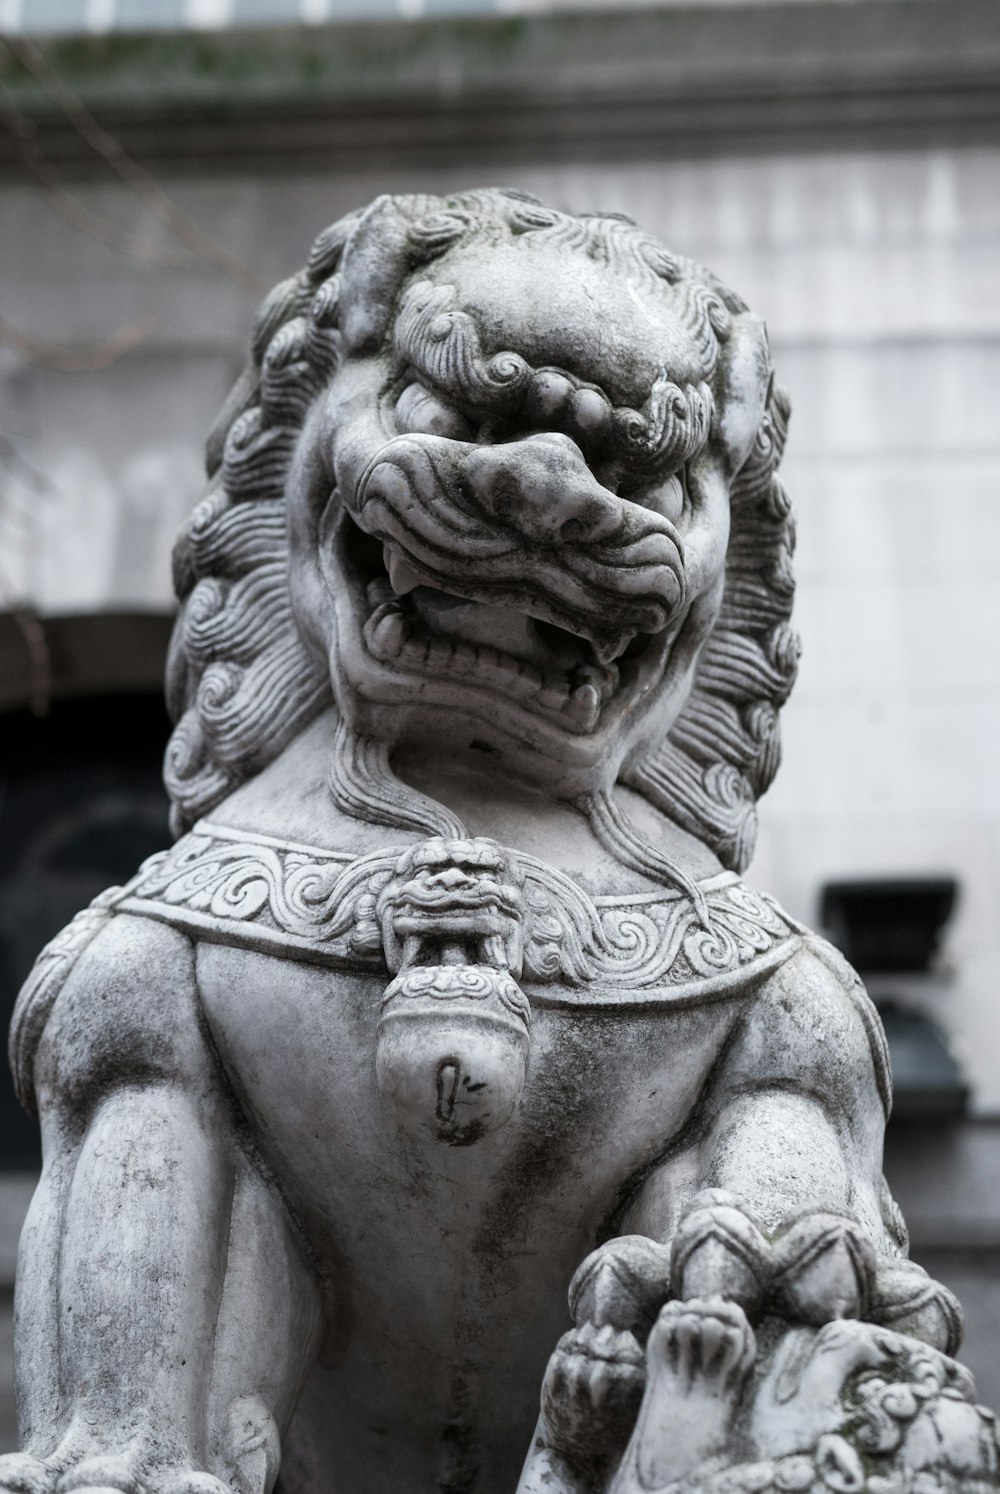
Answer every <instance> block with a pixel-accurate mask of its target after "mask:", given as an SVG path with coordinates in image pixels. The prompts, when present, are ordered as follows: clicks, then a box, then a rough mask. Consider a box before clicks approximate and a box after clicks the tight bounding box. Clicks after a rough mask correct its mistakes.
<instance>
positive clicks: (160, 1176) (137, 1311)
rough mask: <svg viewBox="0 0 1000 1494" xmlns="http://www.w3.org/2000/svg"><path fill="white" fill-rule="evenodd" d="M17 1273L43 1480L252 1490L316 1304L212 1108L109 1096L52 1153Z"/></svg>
mask: <svg viewBox="0 0 1000 1494" xmlns="http://www.w3.org/2000/svg"><path fill="white" fill-rule="evenodd" d="M60 1153H61V1154H60ZM74 1160H75V1165H73V1164H74ZM60 1237H61V1245H59V1243H58V1242H59V1239H60ZM22 1266H23V1270H22V1272H21V1275H20V1281H21V1283H23V1286H22V1287H21V1288H20V1290H21V1292H22V1294H23V1300H19V1304H18V1318H19V1321H18V1340H19V1345H18V1347H19V1355H18V1357H19V1364H20V1366H21V1371H20V1381H19V1398H20V1414H21V1421H22V1429H23V1438H24V1446H25V1448H26V1450H27V1451H28V1452H29V1453H31V1454H33V1455H34V1457H35V1458H37V1459H39V1460H42V1462H43V1466H44V1467H45V1469H47V1472H48V1478H47V1479H44V1478H41V1468H40V1469H39V1470H38V1471H39V1477H40V1479H41V1481H42V1483H43V1484H44V1483H46V1482H49V1483H51V1481H52V1480H53V1479H55V1478H58V1477H59V1476H60V1475H66V1474H69V1475H70V1482H71V1483H72V1485H73V1486H74V1487H84V1486H87V1485H95V1486H96V1485H101V1486H104V1487H118V1488H122V1489H126V1490H132V1489H135V1488H138V1487H141V1486H145V1487H149V1486H150V1485H154V1486H157V1485H158V1486H160V1487H162V1488H171V1487H177V1488H180V1487H183V1486H184V1485H185V1484H186V1483H188V1482H189V1478H190V1474H191V1473H192V1472H193V1471H200V1472H201V1473H202V1474H204V1472H205V1471H209V1470H210V1471H211V1472H213V1473H215V1474H216V1475H217V1476H219V1477H221V1478H223V1479H225V1480H226V1481H227V1482H230V1483H232V1484H234V1485H235V1486H236V1487H237V1488H239V1489H240V1490H243V1491H246V1494H258V1491H259V1494H263V1491H264V1490H265V1489H266V1488H267V1487H268V1486H269V1485H270V1483H271V1482H272V1481H273V1477H274V1474H275V1472H276V1469H277V1457H278V1437H279V1428H280V1429H283V1426H284V1423H285V1422H286V1421H287V1419H288V1417H289V1415H290V1413H291V1410H292V1408H293V1406H294V1400H295V1397H296V1395H297V1392H298V1387H299V1385H300V1383H301V1379H302V1376H303V1373H304V1371H305V1369H306V1368H307V1366H308V1363H309V1360H310V1358H311V1355H312V1353H313V1352H314V1350H315V1345H316V1340H317V1334H318V1324H319V1308H318V1302H317V1296H316V1291H315V1288H314V1287H313V1285H312V1281H311V1277H310V1273H309V1272H308V1270H307V1268H306V1267H305V1266H304V1264H303V1263H302V1261H301V1258H300V1256H299V1254H298V1251H297V1247H296V1246H295V1244H294V1243H293V1241H292V1239H291V1236H290V1233H289V1231H288V1227H287V1224H286V1222H285V1219H284V1211H283V1208H282V1206H281V1203H280V1200H278V1199H277V1198H276V1197H275V1196H274V1194H273V1193H272V1191H271V1190H270V1189H269V1188H268V1187H267V1186H266V1185H265V1184H264V1183H263V1181H262V1180H261V1179H260V1178H259V1176H258V1175H257V1174H256V1172H255V1171H254V1170H253V1169H252V1167H251V1166H250V1164H249V1163H248V1162H247V1161H246V1160H245V1159H244V1158H243V1157H242V1155H241V1154H240V1152H239V1150H238V1148H237V1147H236V1145H235V1142H234V1138H233V1135H232V1128H231V1125H230V1122H229V1118H228V1114H227V1112H226V1107H225V1105H224V1103H223V1102H222V1100H221V1099H220V1098H219V1097H217V1096H216V1095H215V1094H214V1093H213V1092H212V1091H211V1090H209V1091H208V1092H206V1091H202V1092H201V1093H200V1094H197V1093H192V1092H190V1091H188V1090H186V1089H184V1088H180V1087H178V1086H176V1085H172V1084H168V1083H158V1084H146V1085H142V1086H136V1087H134V1088H124V1089H120V1090H117V1091H114V1092H112V1093H111V1094H109V1095H107V1096H106V1097H105V1098H104V1099H103V1100H102V1101H101V1102H100V1103H98V1105H97V1106H96V1108H95V1109H94V1111H93V1114H92V1116H91V1119H90V1122H89V1125H88V1127H87V1129H86V1133H85V1135H84V1136H83V1139H82V1141H80V1142H79V1143H78V1144H77V1145H75V1146H74V1145H73V1143H72V1142H71V1141H68V1140H67V1142H66V1143H65V1144H64V1145H63V1146H62V1147H60V1145H59V1143H57V1154H56V1156H55V1157H53V1158H52V1159H51V1160H50V1163H49V1165H48V1167H47V1170H46V1178H45V1180H44V1182H43V1184H42V1188H41V1191H40V1194H39V1198H38V1200H37V1201H36V1203H35V1204H34V1205H33V1208H32V1221H31V1222H29V1228H28V1230H27V1232H26V1237H25V1245H24V1252H23V1256H22ZM263 1303H266V1309H265V1308H263V1307H262V1304H263Z"/></svg>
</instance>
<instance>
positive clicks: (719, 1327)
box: [649, 1296, 757, 1396]
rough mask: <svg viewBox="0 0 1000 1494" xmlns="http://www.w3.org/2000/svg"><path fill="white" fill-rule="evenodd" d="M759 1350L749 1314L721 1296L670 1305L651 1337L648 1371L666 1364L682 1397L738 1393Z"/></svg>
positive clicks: (671, 1303) (667, 1306)
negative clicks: (696, 1390) (694, 1392)
mask: <svg viewBox="0 0 1000 1494" xmlns="http://www.w3.org/2000/svg"><path fill="white" fill-rule="evenodd" d="M756 1352H757V1351H756V1343H755V1340H754V1333H753V1329H752V1328H751V1327H750V1324H749V1322H748V1320H747V1316H746V1313H745V1312H744V1311H743V1310H742V1308H740V1307H739V1306H737V1304H736V1303H735V1302H727V1301H726V1300H725V1299H724V1298H722V1297H717V1296H716V1297H707V1298H695V1299H694V1300H691V1301H687V1302H668V1303H667V1305H666V1307H664V1308H663V1310H662V1311H661V1313H660V1316H659V1318H658V1319H657V1322H656V1326H655V1327H654V1329H653V1331H652V1333H651V1334H650V1338H649V1364H650V1369H651V1370H652V1368H653V1366H654V1364H656V1363H657V1362H659V1363H660V1364H662V1366H663V1367H664V1369H665V1370H666V1371H667V1373H668V1374H669V1375H670V1376H671V1377H672V1378H673V1380H674V1382H675V1387H676V1391H677V1393H682V1394H683V1393H688V1392H690V1391H691V1390H693V1389H694V1388H695V1387H697V1388H699V1389H701V1390H705V1391H707V1392H710V1393H711V1394H713V1395H724V1396H732V1395H735V1394H738V1393H739V1390H740V1389H741V1387H742V1385H743V1381H744V1379H745V1378H746V1375H747V1373H748V1371H749V1370H750V1368H751V1366H752V1364H753V1362H754V1358H755V1356H756Z"/></svg>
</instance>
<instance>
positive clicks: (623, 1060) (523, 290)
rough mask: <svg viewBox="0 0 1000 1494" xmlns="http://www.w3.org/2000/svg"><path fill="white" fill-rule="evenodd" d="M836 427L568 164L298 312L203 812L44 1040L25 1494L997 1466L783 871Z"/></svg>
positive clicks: (192, 800) (225, 589)
mask: <svg viewBox="0 0 1000 1494" xmlns="http://www.w3.org/2000/svg"><path fill="white" fill-rule="evenodd" d="M787 416H788V403H787V400H786V398H785V396H784V394H783V393H782V391H781V390H780V388H779V387H778V386H777V385H776V384H775V382H774V376H773V371H772V368H771V360H770V355H769V351H768V345H767V340H766V336H765V333H764V329H763V325H762V324H761V323H760V321H759V320H758V319H757V318H755V317H754V316H753V315H752V314H751V313H750V312H749V311H748V310H747V309H746V307H745V306H744V304H743V303H742V302H741V301H740V300H739V298H738V297H737V296H735V295H734V294H733V293H732V292H731V291H729V290H728V289H727V288H726V287H725V286H723V285H722V284H721V283H720V282H718V281H717V280H716V279H715V278H714V277H713V276H711V275H710V274H709V273H708V272H707V271H704V270H702V269H701V268H699V267H698V266H696V265H694V264H692V263H690V262H688V261H685V260H682V259H679V258H677V257H676V256H674V255H672V254H670V253H669V252H668V251H667V250H666V249H664V248H663V247H662V246H661V245H659V244H658V243H656V242H655V241H654V240H653V239H651V238H649V237H648V236H646V235H645V234H643V233H641V232H640V231H639V230H638V229H636V228H635V227H634V226H633V225H631V224H630V223H628V222H626V221H623V220H621V219H619V218H615V217H593V218H572V217H569V216H566V215H563V214H560V213H557V212H554V211H551V210H549V209H548V208H545V207H543V206H542V205H541V204H540V203H538V202H536V201H535V200H534V199H529V198H526V197H524V196H523V195H521V194H516V193H504V192H480V193H466V194H462V195H459V196H456V197H451V198H447V199H434V198H428V197H412V198H396V199H393V198H380V199H378V200H377V201H376V202H375V203H373V204H372V205H371V207H370V208H368V209H367V210H365V211H364V212H362V213H356V214H353V215H351V216H349V217H348V218H346V219H343V220H341V221H340V222H338V223H337V224H335V225H334V226H333V227H332V228H331V229H329V230H328V231H327V232H325V233H324V234H322V235H321V236H320V238H319V239H318V240H317V242H316V243H315V245H314V246H313V250H312V254H311V256H310V260H309V265H308V267H307V269H306V270H305V271H303V272H302V273H301V274H300V275H299V276H297V277H294V278H293V279H291V280H289V281H287V282H285V283H284V284H282V285H280V286H278V287H277V289H276V290H275V292H273V293H272V296H271V297H270V298H269V300H268V302H267V303H266V304H265V306H264V308H263V310H262V312H261V315H260V318H259V321H258V325H257V329H256V332H255V336H254V342H253V357H252V360H251V362H250V364H249V365H248V368H247V370H246V372H245V374H244V375H243V377H242V378H241V380H240V381H239V383H238V384H237V386H236V388H235V389H234V391H233V394H232V396H231V397H230V399H229V401H228V402H227V404H226V406H225V408H224V410H223V413H222V415H221V416H220V418H219V420H218V422H217V424H216V426H215V428H214V430H213V433H212V435H211V437H210V439H209V444H208V465H209V474H210V476H209V490H208V493H207V496H206V497H205V498H204V499H203V501H202V502H201V504H200V505H199V506H198V508H197V509H196V510H195V511H194V513H193V514H192V516H191V518H190V520H189V523H188V525H187V527H186V530H185V532H184V534H183V536H182V539H181V541H180V543H179V546H178V550H177V554H176V567H175V571H176V583H177V589H178V593H179V596H180V599H181V602H182V610H181V615H180V618H179V621H178V624H177V629H176V633H175V638H174V644H173V648H172V652H171V660H170V667H169V678H168V695H169V700H170V705H171V709H172V712H173V714H174V717H175V720H176V722H177V725H176V729H175V733H174V737H173V740H172V742H171V746H170V750H169V752H168V757H167V764H166V780H167V784H168V787H169V789H170V792H171V795H172V798H173V800H174V806H175V821H176V828H177V831H178V833H179V835H180V839H179V841H178V843H177V845H176V846H175V847H174V848H173V850H171V851H166V852H164V853H163V854H162V855H159V856H157V857H154V858H153V859H152V860H151V861H149V862H147V863H146V864H145V865H144V866H143V867H142V868H140V870H139V871H138V872H137V874H136V876H135V877H134V878H133V879H132V880H131V881H130V882H129V883H128V884H127V885H126V886H125V887H123V888H116V889H112V890H111V891H109V892H108V893H106V894H104V895H103V896H102V897H101V898H100V899H98V900H97V902H96V903H95V904H94V905H92V907H91V908H90V909H89V910H87V911H86V912H85V913H83V914H81V915H80V916H79V917H78V918H77V919H76V920H75V921H74V923H73V924H72V925H71V926H70V927H69V928H68V929H67V930H66V931H65V932H64V934H62V935H61V936H60V937H59V938H58V939H57V940H55V941H54V943H53V944H52V945H50V946H49V948H48V949H47V950H46V951H45V952H44V953H43V954H42V956H41V957H40V958H39V962H38V964H37V966H36V969H35V972H34V973H33V975H32V977H31V979H30V980H29V982H28V984H27V986H26V987H25V990H24V992H23V994H22V997H21V1000H20V1003H19V1006H18V1010H17V1012H16V1014H15V1021H14V1028H13V1034H12V1056H13V1062H14V1067H15V1073H16V1076H17V1080H18V1084H19V1087H20V1090H21V1093H22V1096H23V1097H24V1099H25V1102H26V1103H27V1104H29V1105H36V1106H37V1108H38V1110H39V1113H40V1115H41V1119H42V1124H43V1130H44V1135H45V1144H46V1159H47V1160H46V1171H45V1175H44V1177H43V1180H42V1184H41V1186H40V1188H39V1190H38V1193H37V1195H36V1198H35V1202H34V1204H33V1206H32V1210H31V1213H30V1215H29V1219H28V1223H27V1225H26V1228H25V1234H24V1238H23V1243H22V1257H21V1261H22V1263H21V1273H20V1283H19V1327H18V1337H19V1347H18V1355H19V1366H18V1377H19V1396H20V1415H21V1424H22V1438H23V1446H24V1449H25V1450H24V1452H23V1453H22V1454H19V1455H17V1456H16V1457H15V1458H13V1459H10V1460H6V1461H5V1462H3V1463H0V1476H2V1477H4V1478H5V1479H6V1482H7V1485H8V1487H9V1488H10V1489H11V1490H12V1491H15V1490H16V1491H17V1494H22V1491H26V1490H28V1491H31V1494H43V1491H50V1490H51V1491H55V1490H56V1489H58V1490H59V1494H64V1491H65V1494H69V1491H71V1490H77V1489H85V1488H87V1489H93V1490H97V1489H102V1490H104V1489H109V1488H116V1489H120V1490H122V1491H127V1494H132V1491H136V1494H138V1491H139V1490H150V1491H155V1494H175V1491H177V1494H179V1491H181V1490H184V1491H190V1494H211V1491H212V1490H219V1491H220V1494H221V1488H222V1487H223V1486H225V1487H228V1488H231V1489H233V1490H235V1491H236V1494H268V1491H269V1490H270V1488H271V1486H272V1484H273V1482H274V1480H275V1477H276V1476H277V1473H278V1469H279V1463H280V1468H281V1475H280V1476H281V1481H282V1485H283V1487H284V1488H286V1489H287V1490H288V1491H292V1490H302V1491H303V1494H313V1491H315V1494H320V1491H323V1490H330V1491H331V1494H335V1491H338V1490H341V1489H348V1488H350V1489H352V1490H354V1491H357V1494H381V1491H387V1490H400V1491H403V1490H414V1491H417V1490H434V1489H438V1490H447V1491H449V1494H457V1491H459V1490H463V1491H474V1490H481V1491H484V1494H487V1491H488V1494H492V1491H494V1490H502V1489H510V1490H511V1491H513V1490H515V1489H516V1488H519V1489H520V1490H521V1491H522V1494H528V1491H533V1494H534V1491H537V1494H541V1491H542V1490H547V1491H549V1494H557V1491H563V1494H571V1491H572V1494H594V1491H598V1490H600V1491H607V1494H637V1491H639V1490H659V1489H666V1488H671V1489H673V1488H690V1489H692V1490H694V1489H697V1490H705V1491H708V1490H712V1491H715V1490H718V1491H720V1494H721V1491H722V1490H726V1489H732V1490H748V1491H750V1490H759V1491H762V1490H765V1489H769V1488H774V1489H775V1490H782V1491H794V1490H806V1489H810V1490H814V1491H818V1490H820V1489H834V1490H838V1491H841V1494H848V1491H852V1490H859V1491H860V1490H862V1489H865V1488H867V1489H869V1490H871V1491H872V1494H890V1491H896V1490H898V1491H899V1494H904V1491H910V1490H913V1491H914V1494H930V1491H931V1490H936V1489H939V1488H940V1489H952V1488H955V1489H959V1488H961V1489H968V1490H970V1491H971V1490H973V1489H975V1490H980V1489H989V1488H995V1487H997V1486H998V1482H997V1439H996V1430H995V1423H994V1421H993V1419H992V1417H991V1416H990V1415H989V1413H986V1412H982V1411H981V1410H979V1409H977V1408H976V1406H975V1400H974V1388H973V1386H972V1383H971V1378H970V1377H969V1376H968V1374H967V1372H965V1371H964V1370H962V1369H961V1368H960V1367H959V1366H958V1365H957V1364H956V1363H955V1362H954V1360H953V1359H952V1358H951V1357H950V1356H951V1355H952V1354H953V1353H954V1352H955V1350H956V1348H957V1346H958V1339H959V1336H960V1312H959V1309H958V1306H957V1304H956V1303H955V1302H954V1299H952V1298H951V1297H950V1295H949V1294H948V1293H947V1292H946V1291H945V1290H944V1289H943V1288H941V1287H939V1286H937V1285H936V1284H935V1283H934V1282H933V1281H931V1280H930V1279H929V1278H928V1277H927V1276H926V1275H925V1273H923V1272H922V1271H921V1270H920V1268H919V1267H917V1266H914V1265H912V1264H910V1263H909V1262H908V1261H907V1260H906V1258H905V1256H906V1234H905V1226H904V1225H903V1222H902V1219H901V1217H900V1215H899V1211H898V1209H896V1207H895V1205H894V1204H893V1202H892V1200H891V1198H890V1197H889V1195H888V1191H887V1190H886V1188H885V1185H884V1183H883V1181H882V1177H881V1156H882V1133H883V1127H884V1120H885V1114H886V1111H887V1108H888V1104H889V1095H890V1080H889V1074H888V1066H887V1062H886V1055H885V1050H884V1041H883V1037H882V1033H881V1029H880V1026H879V1022H878V1018H877V1016H876V1015H875V1012H874V1009H873V1008H872V1006H871V1004H870V1002H869V1001H868V998H867V997H866V995H865V993H864V991H863V989H862V988H861V986H860V984H859V982H858V981H857V979H856V977H855V976H854V975H853V972H851V970H850V969H849V968H848V967H847V966H846V965H845V964H844V962H843V961H842V960H841V959H840V958H839V957H838V956H837V955H836V954H835V953H834V952H833V951H832V950H831V949H830V948H829V947H828V946H826V945H825V944H823V942H822V941H820V940H818V939H816V938H815V937H814V936H812V935H810V934H809V932H808V931H807V930H805V929H803V928H802V927H801V926H800V925H798V924H797V923H795V922H794V921H793V920H792V919H790V918H789V917H787V916H786V915H785V914H784V913H783V912H782V911H781V909H780V908H778V907H777V906H776V905H775V904H774V903H773V902H771V901H770V900H769V899H767V898H766V897H764V896H762V895H761V894H758V893H756V892H754V891H753V890H752V889H750V888H749V887H747V886H746V885H745V884H744V883H743V882H742V880H741V873H742V872H743V870H744V869H745V867H746V865H747V863H748V862H749V859H750V856H751V854H752V850H753V841H754V833H755V825H756V817H755V801H756V799H757V796H758V795H759V794H760V793H762V792H763V791H764V790H765V789H766V787H767V786H768V784H769V782H770V781H771V778H772V777H773V774H774V772H775V770H776V768H777V765H778V758H779V747H778V720H777V713H778V710H779V708H780V706H781V704H782V703H783V701H784V699H785V698H786V696H787V693H788V691H789V689H790V688H791V685H792V682H793V679H794V675H795V667H796V662H797V657H798V644H797V639H796V637H795V634H794V632H793V631H792V630H791V627H790V624H789V617H790V611H791V598H792V580H791V572H790V555H791V549H792V542H793V530H792V521H791V514H790V509H789V504H788V500H787V498H786V495H785V493H784V491H783V489H782V487H781V485H780V483H779V481H778V479H777V477H776V467H777V463H778V459H779V457H780V454H781V448H782V445H783V441H784V432H785V424H786V421H787ZM567 1304H568V1311H567ZM533 1427H534V1431H532V1428H533ZM519 1476H520V1483H518V1479H519Z"/></svg>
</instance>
